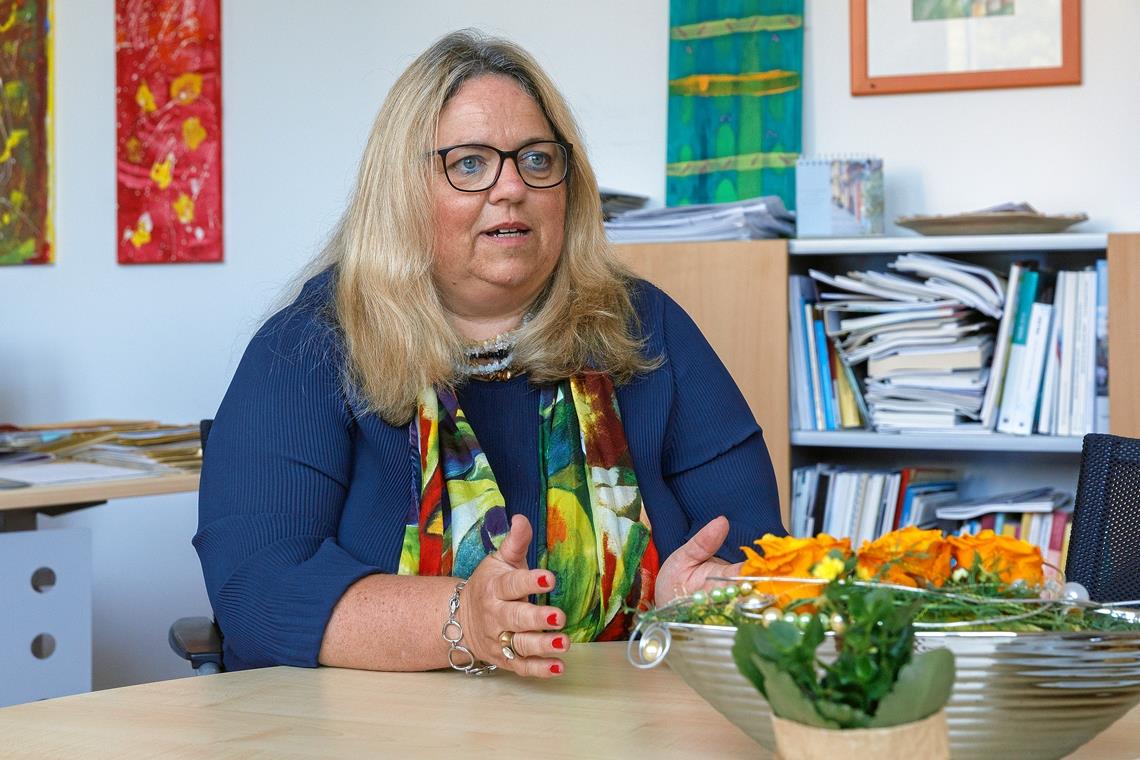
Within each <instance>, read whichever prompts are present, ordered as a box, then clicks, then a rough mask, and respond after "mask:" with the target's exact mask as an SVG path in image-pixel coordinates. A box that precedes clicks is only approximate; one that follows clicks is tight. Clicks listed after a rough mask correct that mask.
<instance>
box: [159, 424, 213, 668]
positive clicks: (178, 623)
mask: <svg viewBox="0 0 1140 760" xmlns="http://www.w3.org/2000/svg"><path fill="white" fill-rule="evenodd" d="M213 424H214V421H213V420H202V421H201V423H199V425H198V432H199V434H200V435H201V438H202V444H201V446H202V452H203V453H205V451H206V438H207V437H208V436H209V435H210V426H211V425H213ZM167 640H168V641H169V642H170V648H171V649H173V650H174V653H175V654H176V655H178V656H179V657H181V658H182V659H184V660H188V661H189V662H190V667H192V668H193V669H194V673H195V674H196V675H200V676H205V675H210V674H211V673H221V672H222V671H223V670H225V666H224V665H223V664H222V631H221V629H220V628H218V624H217V623H215V622H214V621H213V620H211V619H210V618H208V617H184V618H179V619H178V620H175V621H174V624H173V625H171V626H170V634H169V635H168V637H167Z"/></svg>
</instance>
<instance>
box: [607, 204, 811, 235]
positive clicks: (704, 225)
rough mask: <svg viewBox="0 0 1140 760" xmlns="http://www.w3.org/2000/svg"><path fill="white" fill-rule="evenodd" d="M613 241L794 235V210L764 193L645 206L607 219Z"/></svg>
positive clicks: (608, 231) (608, 233) (608, 230)
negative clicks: (739, 198) (706, 201)
mask: <svg viewBox="0 0 1140 760" xmlns="http://www.w3.org/2000/svg"><path fill="white" fill-rule="evenodd" d="M606 234H607V235H608V236H609V239H610V241H611V242H614V243H656V242H670V241H696V240H751V239H755V238H776V237H793V236H794V235H795V234H796V223H795V214H794V213H793V212H791V211H788V210H787V209H786V208H784V202H783V201H781V200H780V198H779V197H777V196H774V195H767V196H763V197H760V198H749V199H747V200H743V201H736V202H734V203H712V204H704V205H693V206H675V207H673V208H655V209H644V210H641V211H630V212H628V213H625V214H621V215H620V216H617V217H615V218H613V219H611V220H609V221H607V222H606Z"/></svg>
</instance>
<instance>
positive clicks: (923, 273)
mask: <svg viewBox="0 0 1140 760" xmlns="http://www.w3.org/2000/svg"><path fill="white" fill-rule="evenodd" d="M890 268H891V269H892V270H894V272H875V271H866V272H848V273H847V274H845V275H832V274H828V273H825V272H819V271H816V270H810V272H809V273H810V275H811V278H812V279H813V280H815V281H816V282H817V283H818V284H819V285H820V286H826V287H830V288H833V289H834V290H833V291H829V292H824V293H822V294H821V295H820V296H819V305H818V306H817V307H816V308H817V310H818V311H819V312H820V314H821V318H822V321H823V327H824V333H825V335H826V337H827V338H828V339H830V341H832V342H833V343H834V346H835V349H836V351H837V353H838V359H839V361H840V362H842V364H843V365H845V366H846V367H848V368H850V369H851V370H852V371H854V369H855V368H859V371H860V373H861V374H862V376H863V382H864V386H865V388H864V393H863V401H864V403H865V405H866V407H867V409H868V413H869V416H870V422H871V424H872V425H873V427H874V428H875V429H876V430H880V431H897V432H907V431H918V430H922V431H925V432H929V431H931V430H949V429H953V428H956V427H958V426H960V425H963V424H970V423H973V422H976V421H978V420H979V419H980V415H981V411H982V407H983V405H984V396H985V392H986V386H987V380H988V378H989V367H990V363H991V362H990V359H991V357H992V355H993V350H994V339H993V332H994V324H995V323H994V320H996V319H998V318H1000V317H1001V315H1002V308H1003V304H1004V299H1005V283H1004V282H1003V280H1002V279H1001V278H1000V277H998V276H997V275H996V274H995V273H993V272H992V271H990V270H988V269H985V268H984V267H979V266H975V265H973V264H968V263H965V262H961V261H956V260H953V259H947V258H943V257H940V256H933V255H930V254H923V253H907V254H903V255H901V256H899V257H898V258H897V259H896V260H895V261H894V262H892V263H891V264H890Z"/></svg>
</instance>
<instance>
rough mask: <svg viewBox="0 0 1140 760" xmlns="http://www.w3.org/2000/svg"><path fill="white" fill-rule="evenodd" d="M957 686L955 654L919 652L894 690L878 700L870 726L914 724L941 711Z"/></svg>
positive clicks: (907, 666) (940, 651)
mask: <svg viewBox="0 0 1140 760" xmlns="http://www.w3.org/2000/svg"><path fill="white" fill-rule="evenodd" d="M953 688H954V654H953V653H952V652H951V651H950V650H949V649H931V650H930V651H929V652H923V653H922V654H920V655H916V656H915V657H914V658H913V659H912V660H911V661H910V663H909V664H907V665H906V666H904V667H903V668H902V670H900V671H899V677H898V681H896V682H895V687H894V689H892V690H891V692H890V693H889V694H887V695H886V696H885V697H883V699H882V701H881V702H879V709H878V710H876V711H875V716H874V717H873V718H871V722H870V723H869V724H868V728H886V727H888V726H900V725H902V724H904V723H913V722H914V721H916V720H922V719H923V718H927V717H929V716H931V715H933V714H934V713H936V712H938V711H939V710H941V709H942V708H943V706H945V704H946V702H947V701H949V699H950V692H951V690H952V689H953Z"/></svg>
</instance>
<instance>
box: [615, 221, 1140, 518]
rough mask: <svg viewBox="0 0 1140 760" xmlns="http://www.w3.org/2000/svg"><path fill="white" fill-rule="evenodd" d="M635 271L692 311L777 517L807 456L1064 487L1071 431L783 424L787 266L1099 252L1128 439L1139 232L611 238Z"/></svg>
mask: <svg viewBox="0 0 1140 760" xmlns="http://www.w3.org/2000/svg"><path fill="white" fill-rule="evenodd" d="M617 250H618V253H619V256H620V257H621V258H622V259H623V260H624V261H625V262H626V263H627V264H628V265H629V266H630V267H631V268H632V269H633V270H634V271H635V272H636V273H638V274H639V275H640V276H642V277H645V278H646V279H648V280H650V281H652V282H655V283H656V284H657V285H658V286H660V287H661V288H662V289H663V290H665V291H666V292H667V293H669V294H670V295H671V296H673V298H674V299H676V300H677V302H678V303H680V304H681V306H682V307H683V308H685V309H686V311H688V312H689V314H690V315H691V316H692V317H693V319H694V320H695V321H696V322H697V324H698V325H699V326H700V327H701V329H702V331H703V332H704V333H705V335H706V337H707V338H708V339H709V342H710V343H711V344H712V346H713V348H714V349H715V350H716V351H717V353H718V355H719V356H720V357H721V359H722V360H723V361H724V363H725V365H726V366H727V367H728V369H729V371H730V372H731V373H732V374H733V377H734V378H735V379H736V381H737V383H738V385H740V387H741V390H742V391H743V393H744V396H745V398H747V399H748V402H749V404H750V406H751V408H752V410H753V412H754V413H755V414H756V417H757V420H758V421H759V422H760V425H761V426H762V427H763V429H764V437H765V441H766V442H767V444H768V449H769V451H770V452H771V455H772V462H773V465H774V466H775V468H776V476H777V480H778V482H779V487H780V497H781V509H782V513H783V515H784V518H785V523H786V522H787V517H788V509H789V499H790V496H791V471H792V469H793V468H794V467H797V466H801V465H805V464H812V463H815V462H835V463H837V464H855V465H860V466H868V467H899V466H911V465H913V466H923V465H938V466H955V467H959V468H960V469H961V470H962V471H963V473H964V475H965V477H964V480H963V496H966V497H969V496H971V495H975V494H977V493H981V492H987V491H997V490H1014V489H1017V488H1025V487H1029V486H1033V485H1052V486H1054V487H1057V488H1063V489H1065V490H1067V491H1071V492H1072V491H1075V490H1076V481H1077V474H1078V471H1079V464H1080V451H1081V439H1080V438H1078V437H1058V436H1036V435H1034V436H1027V437H1023V436H1009V435H998V434H983V435H964V434H947V435H910V434H907V435H901V434H891V433H875V432H864V431H858V432H856V431H833V432H823V431H793V430H789V408H788V405H789V394H788V340H787V335H788V308H787V306H788V286H787V278H788V275H789V274H806V273H807V270H808V269H809V268H815V269H822V270H826V271H832V272H835V271H846V270H847V269H871V268H881V267H885V265H886V263H887V262H888V261H891V260H893V259H894V258H895V257H896V256H897V255H898V254H900V253H915V252H917V253H933V254H937V255H941V256H951V257H955V258H960V259H962V260H966V261H971V262H973V263H979V264H983V265H986V266H989V267H991V268H993V269H995V270H998V271H1004V270H1007V269H1008V267H1009V265H1010V264H1011V263H1012V262H1014V261H1017V260H1024V259H1032V260H1036V261H1038V262H1040V263H1042V264H1048V265H1051V266H1053V267H1057V268H1070V269H1077V268H1081V267H1084V266H1087V265H1089V264H1092V263H1093V262H1095V261H1096V260H1097V259H1098V258H1107V260H1108V271H1109V311H1108V320H1109V323H1108V341H1109V352H1108V362H1109V405H1110V432H1112V433H1114V434H1117V435H1124V436H1130V437H1140V394H1137V393H1134V392H1133V390H1132V389H1133V387H1134V383H1133V382H1132V379H1133V378H1135V377H1137V374H1138V373H1140V329H1137V328H1136V325H1138V324H1140V233H1124V234H1115V233H1113V234H1063V233H1062V234H1050V235H984V236H954V237H921V236H907V237H894V238H858V239H820V240H790V241H785V240H756V241H732V242H708V243H648V244H623V245H619V246H617Z"/></svg>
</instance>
